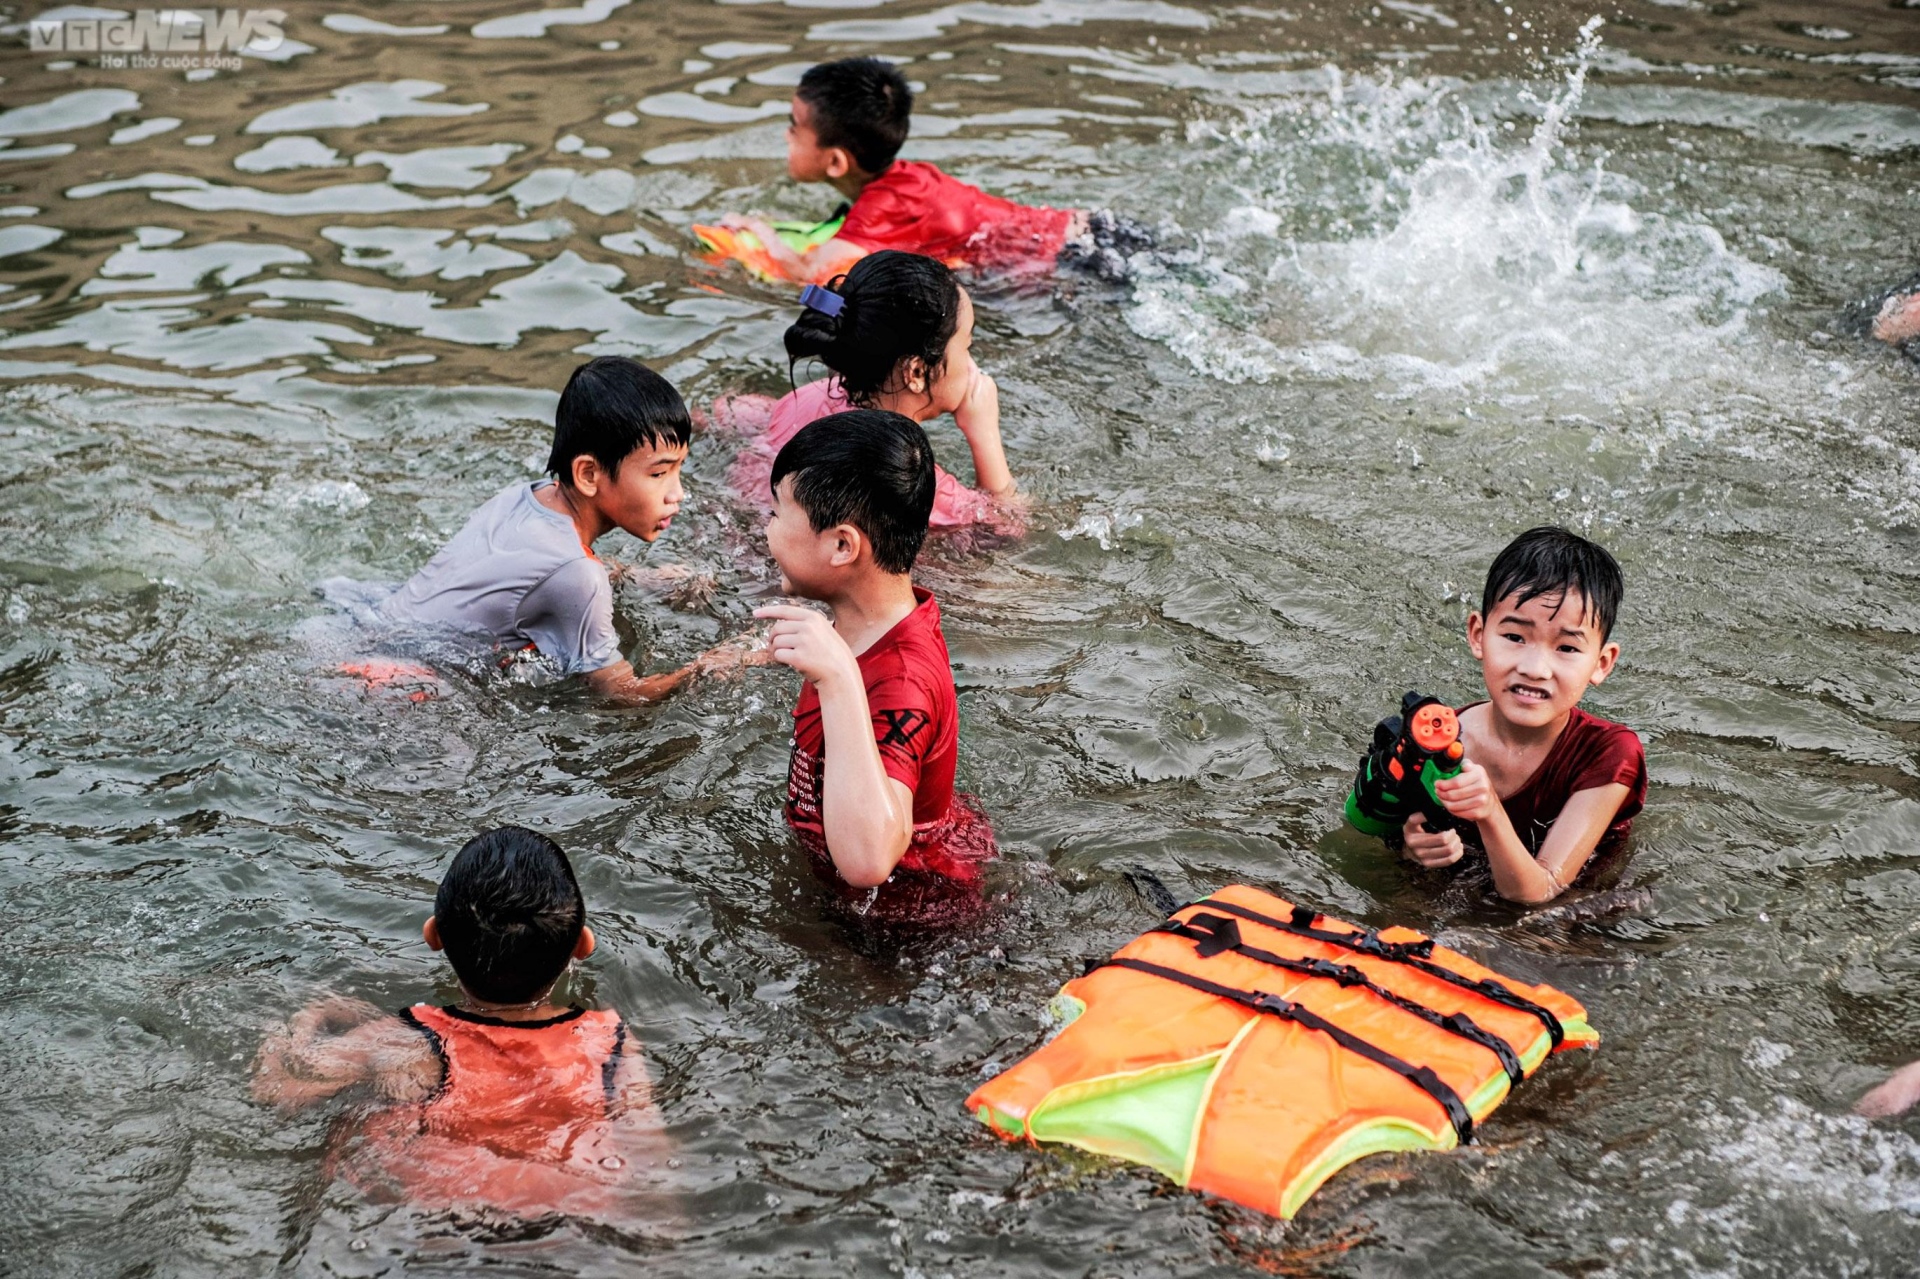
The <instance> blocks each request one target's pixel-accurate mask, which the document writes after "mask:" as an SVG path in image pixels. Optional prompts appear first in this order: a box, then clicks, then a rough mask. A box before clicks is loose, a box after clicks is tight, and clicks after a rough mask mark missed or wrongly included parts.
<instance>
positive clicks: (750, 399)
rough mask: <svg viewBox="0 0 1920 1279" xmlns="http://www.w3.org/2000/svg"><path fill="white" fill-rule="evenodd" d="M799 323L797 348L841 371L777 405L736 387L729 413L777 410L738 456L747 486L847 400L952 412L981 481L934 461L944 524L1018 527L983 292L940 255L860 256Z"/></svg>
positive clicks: (747, 489) (724, 408)
mask: <svg viewBox="0 0 1920 1279" xmlns="http://www.w3.org/2000/svg"><path fill="white" fill-rule="evenodd" d="M803 297H805V298H806V299H807V300H808V301H807V304H806V305H805V306H804V307H803V308H802V310H801V312H800V315H799V318H797V319H796V320H795V321H794V322H793V325H792V326H791V327H790V328H788V330H787V335H786V346H787V355H788V356H789V357H790V358H791V359H792V360H794V361H796V362H797V361H800V360H804V359H817V360H819V361H820V363H822V364H824V365H826V367H827V370H828V372H829V374H830V376H828V377H825V378H821V379H820V380H818V381H815V382H809V383H808V384H807V385H805V386H803V387H800V388H799V389H797V390H795V391H792V392H790V393H789V394H787V395H785V396H782V397H781V398H780V399H779V400H777V401H774V402H773V403H772V404H771V405H769V404H767V403H766V401H764V399H762V398H761V397H758V396H734V397H731V398H730V399H728V400H726V401H723V402H722V403H721V404H719V405H717V406H716V413H717V416H720V417H724V418H726V419H728V420H729V421H731V422H733V423H735V424H739V425H745V424H748V423H751V422H756V421H758V420H759V419H760V418H761V417H762V416H763V415H764V418H765V427H764V434H763V435H762V437H761V438H760V439H759V440H757V441H755V442H754V443H753V444H751V445H750V446H749V447H748V449H747V450H746V451H745V452H744V453H743V454H742V455H741V457H740V459H739V461H738V462H736V463H735V466H734V470H733V475H732V477H731V478H732V482H733V484H734V487H735V488H736V489H737V490H739V491H740V492H742V493H751V494H755V495H758V494H761V493H764V492H766V491H767V484H768V476H769V472H770V469H771V467H772V464H773V457H774V455H775V454H776V453H778V452H779V451H780V450H781V449H782V448H784V447H785V446H786V443H787V441H789V440H791V439H792V438H793V437H794V436H795V435H796V434H798V433H799V431H800V429H801V428H802V427H804V426H806V425H807V424H808V423H809V422H813V421H815V420H817V419H819V418H823V417H826V416H828V415H829V414H832V413H838V412H841V411H843V410H845V409H849V408H854V407H859V408H872V409H884V410H887V411H889V412H894V413H899V414H901V415H903V416H905V417H909V418H912V419H913V420H914V421H915V422H921V423H925V422H929V421H932V420H933V419H934V418H937V417H940V416H942V415H943V414H947V413H951V414H952V415H953V420H954V424H955V425H957V426H958V427H959V428H960V434H961V435H962V436H964V437H965V438H966V441H967V446H968V447H969V448H970V449H971V450H972V452H973V472H974V475H975V477H976V478H977V480H978V482H979V487H978V488H969V487H967V486H966V485H965V484H962V483H961V482H960V481H959V480H957V479H955V478H954V477H953V476H952V475H950V474H948V473H947V472H946V471H944V470H942V469H940V468H939V467H937V466H936V467H935V468H934V499H933V514H932V516H931V518H930V523H931V525H932V527H934V528H954V527H958V526H961V525H966V524H979V523H987V524H992V525H995V526H996V527H998V528H1000V529H1001V530H1002V531H1009V532H1010V531H1014V530H1015V529H1016V528H1017V525H1018V518H1017V517H1018V509H1017V507H1016V506H1015V505H1012V504H1013V503H1014V502H1015V501H1016V498H1017V492H1016V489H1015V485H1014V480H1013V473H1012V472H1011V471H1010V470H1009V469H1008V467H1007V454H1006V450H1005V448H1004V447H1002V445H1001V440H1000V388H999V387H998V386H997V385H996V384H995V383H994V380H993V379H992V378H991V377H989V376H988V375H987V374H986V373H985V372H984V371H983V370H982V369H981V368H980V366H979V365H977V364H975V363H974V361H973V352H972V345H973V300H972V299H971V298H970V297H969V296H968V295H967V291H966V290H965V289H963V288H961V287H960V283H959V281H958V280H956V279H955V278H954V276H953V272H951V271H949V270H948V269H947V268H946V267H944V266H942V265H941V264H940V263H938V262H935V261H934V260H933V259H932V258H928V257H922V256H920V255H918V254H914V253H897V252H893V251H890V250H885V251H882V252H879V253H875V254H873V255H871V256H869V257H865V258H862V259H861V260H860V261H858V262H856V263H855V264H854V266H853V269H852V270H851V271H849V272H847V274H846V276H845V277H844V278H842V279H840V280H836V281H835V282H834V284H833V287H832V289H831V290H828V289H821V288H817V287H810V288H809V289H807V290H806V292H805V293H804V294H803Z"/></svg>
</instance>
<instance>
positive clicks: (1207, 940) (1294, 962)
mask: <svg viewBox="0 0 1920 1279" xmlns="http://www.w3.org/2000/svg"><path fill="white" fill-rule="evenodd" d="M1154 931H1155V932H1162V933H1172V934H1173V935H1174V936H1176V937H1184V938H1186V939H1188V940H1189V941H1193V942H1197V943H1199V946H1198V951H1199V955H1200V958H1202V959H1211V958H1212V957H1213V956H1215V955H1218V954H1222V953H1224V952H1227V951H1231V952H1233V953H1234V954H1236V955H1244V956H1246V957H1247V958H1248V959H1251V960H1254V961H1256V962H1258V963H1262V964H1265V965H1267V966H1268V967H1270V968H1280V969H1284V970H1286V971H1287V972H1290V973H1299V974H1301V975H1302V976H1306V977H1321V978H1325V979H1326V980H1328V981H1335V982H1338V983H1340V984H1341V985H1342V986H1349V987H1351V986H1358V987H1359V988H1360V989H1362V990H1366V991H1369V992H1371V993H1372V994H1374V995H1376V996H1378V997H1379V998H1381V999H1384V1000H1386V1001H1387V1002H1388V1003H1390V1004H1392V1005H1393V1006H1394V1007H1395V1008H1399V1009H1402V1010H1404V1011H1406V1012H1410V1013H1412V1014H1413V1015H1414V1016H1415V1017H1418V1018H1419V1019H1420V1020H1421V1021H1424V1022H1426V1023H1427V1024H1428V1025H1429V1026H1435V1027H1438V1028H1439V1029H1441V1030H1444V1031H1446V1032H1448V1033H1449V1034H1452V1035H1457V1036H1459V1037H1460V1038H1461V1039H1464V1040H1467V1041H1468V1042H1469V1043H1475V1044H1478V1045H1480V1046H1481V1047H1482V1048H1484V1049H1486V1050H1487V1051H1488V1052H1490V1053H1492V1054H1493V1055H1494V1056H1495V1057H1496V1058H1498V1059H1499V1062H1500V1069H1502V1070H1504V1071H1506V1072H1507V1079H1508V1080H1509V1081H1510V1082H1512V1083H1515V1084H1518V1083H1519V1082H1520V1081H1521V1080H1522V1079H1525V1078H1526V1077H1527V1072H1526V1070H1525V1069H1524V1068H1523V1067H1522V1066H1521V1065H1520V1059H1519V1058H1518V1057H1516V1056H1515V1055H1514V1052H1513V1045H1511V1044H1509V1043H1508V1042H1507V1041H1506V1040H1504V1039H1502V1038H1500V1036H1498V1035H1496V1034H1494V1033H1493V1032H1492V1031H1489V1030H1487V1029H1485V1028H1484V1027H1482V1026H1481V1025H1480V1024H1479V1023H1478V1022H1476V1021H1474V1020H1473V1018H1471V1017H1469V1016H1467V1015H1466V1014H1465V1013H1442V1012H1440V1011H1438V1010H1437V1009H1433V1008H1429V1007H1427V1006H1426V1005H1425V1004H1423V1003H1420V1002H1419V1001H1418V1000H1413V999H1408V998H1407V997H1406V996H1405V995H1402V994H1400V993H1398V992H1396V991H1391V990H1388V989H1387V988H1386V987H1384V986H1380V985H1377V984H1375V982H1374V981H1373V979H1372V978H1370V977H1368V976H1367V975H1366V974H1365V973H1364V972H1361V971H1360V970H1359V969H1358V968H1355V967H1354V966H1353V965H1352V964H1336V963H1334V962H1333V961H1332V960H1330V959H1290V958H1288V957H1287V956H1285V955H1276V954H1274V953H1273V952H1272V951H1270V950H1262V949H1260V948H1259V947H1258V946H1249V945H1247V944H1246V942H1245V941H1244V940H1242V938H1241V936H1240V925H1239V924H1237V923H1235V922H1234V921H1233V920H1231V919H1229V918H1227V917H1226V916H1225V915H1208V914H1205V913H1204V912H1203V913H1200V914H1197V915H1194V916H1193V917H1192V918H1191V919H1186V920H1179V919H1170V920H1168V921H1167V922H1166V923H1164V924H1162V925H1160V927H1159V928H1157V929H1155V930H1154Z"/></svg>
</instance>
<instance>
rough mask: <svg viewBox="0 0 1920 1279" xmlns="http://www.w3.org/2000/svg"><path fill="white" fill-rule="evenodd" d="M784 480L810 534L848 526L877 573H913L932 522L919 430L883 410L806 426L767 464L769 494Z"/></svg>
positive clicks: (929, 455)
mask: <svg viewBox="0 0 1920 1279" xmlns="http://www.w3.org/2000/svg"><path fill="white" fill-rule="evenodd" d="M789 475H791V476H793V500H794V501H796V502H798V503H799V504H800V509H801V510H803V511H805V512H806V513H807V523H809V524H811V525H812V526H813V531H814V532H816V533H823V532H825V531H826V530H828V529H830V528H832V527H833V526H834V525H836V524H851V525H853V526H854V527H855V528H857V529H859V530H860V531H861V533H863V534H865V535H866V539H867V541H868V542H869V543H870V544H872V546H873V562H874V564H875V565H876V566H878V567H879V569H880V571H881V572H883V573H906V572H909V571H911V570H912V568H913V561H914V557H915V556H917V555H919V554H920V543H921V542H923V541H925V540H926V536H927V520H928V518H929V517H930V516H932V514H933V445H932V444H930V443H928V442H927V433H926V432H925V431H923V430H921V429H920V424H919V423H918V422H916V421H914V420H913V419H912V418H910V417H902V416H901V415H900V414H898V413H889V412H887V411H886V410H884V409H849V410H847V411H846V412H845V413H835V414H832V415H831V416H828V417H823V418H820V419H818V420H816V421H813V422H809V423H807V425H805V426H803V427H801V428H800V431H799V433H798V434H797V435H795V436H794V437H793V438H792V439H790V440H788V441H787V443H786V446H785V447H784V448H782V449H781V450H780V453H779V456H777V457H775V458H774V459H773V487H774V488H775V489H776V490H778V489H779V487H780V481H781V480H783V479H785V478H786V477H787V476H789Z"/></svg>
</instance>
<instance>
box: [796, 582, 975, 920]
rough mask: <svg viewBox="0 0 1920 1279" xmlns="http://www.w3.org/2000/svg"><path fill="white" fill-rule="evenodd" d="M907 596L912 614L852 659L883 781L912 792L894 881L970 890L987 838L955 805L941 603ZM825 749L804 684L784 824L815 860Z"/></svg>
mask: <svg viewBox="0 0 1920 1279" xmlns="http://www.w3.org/2000/svg"><path fill="white" fill-rule="evenodd" d="M913 598H914V600H915V605H914V609H913V611H912V612H911V613H909V614H907V615H906V616H905V617H903V618H901V619H900V621H899V622H897V623H895V624H894V626H893V629H891V630H889V631H888V632H887V633H886V634H885V635H882V636H881V637H880V638H879V639H878V640H876V641H874V643H873V645H872V647H870V648H868V649H867V651H866V652H864V653H862V654H860V656H859V658H858V661H859V664H860V677H861V681H862V682H863V683H864V684H865V685H866V688H867V709H868V710H869V711H870V712H871V713H872V715H873V740H874V742H875V744H876V745H878V746H879V748H880V764H881V767H883V768H884V769H886V773H887V776H888V777H891V778H893V779H894V780H896V781H898V782H900V783H901V784H902V785H904V786H906V787H908V788H910V789H911V790H912V791H913V836H912V839H911V841H910V842H909V843H908V845H907V852H906V855H905V856H904V857H902V858H901V859H900V864H899V867H898V868H897V870H896V872H895V873H896V875H897V874H898V872H899V871H907V872H918V873H924V874H931V875H936V876H940V877H943V878H945V879H949V880H955V881H960V882H964V883H974V882H977V881H978V880H979V878H980V875H981V868H982V866H983V865H984V864H985V863H986V862H987V861H989V860H991V859H992V857H993V855H994V847H993V841H992V836H991V833H990V832H989V833H988V834H987V837H986V839H985V840H984V841H982V840H981V839H980V838H978V832H977V831H974V830H973V829H972V828H973V827H974V826H975V825H976V823H977V815H978V810H977V809H974V808H973V807H972V806H971V805H969V804H966V803H956V802H955V796H954V791H953V773H954V765H955V763H956V762H957V760H958V758H959V747H960V704H959V701H958V700H957V699H956V698H955V696H954V691H953V665H952V662H951V660H950V659H949V658H948V656H947V641H946V637H945V636H944V635H942V634H941V633H940V605H939V603H938V601H936V600H935V599H934V598H933V593H932V592H931V591H928V590H924V589H922V588H921V587H918V586H916V587H914V588H913ZM826 750H827V738H826V731H825V729H824V728H823V727H822V725H821V723H820V691H819V690H818V689H817V688H815V687H814V685H813V681H812V680H808V681H807V682H806V684H805V685H804V686H802V688H801V690H800V704H799V705H797V706H795V707H794V708H793V756H792V759H791V761H790V762H789V764H788V768H787V824H788V825H789V826H791V827H792V828H793V830H794V833H795V834H796V835H798V836H799V837H800V841H801V843H802V844H804V845H805V846H806V848H807V849H808V851H809V852H811V853H813V854H815V855H816V856H818V857H826V856H827V855H828V854H827V842H826V830H825V826H824V823H823V819H822V816H821V796H822V794H823V791H824V787H825V783H826ZM977 824H979V825H984V823H983V822H978V823H977Z"/></svg>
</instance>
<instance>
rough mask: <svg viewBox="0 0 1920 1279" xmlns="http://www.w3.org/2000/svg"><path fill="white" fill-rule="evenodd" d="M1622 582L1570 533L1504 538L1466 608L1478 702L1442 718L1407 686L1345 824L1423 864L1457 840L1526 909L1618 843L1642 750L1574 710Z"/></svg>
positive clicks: (1636, 794)
mask: <svg viewBox="0 0 1920 1279" xmlns="http://www.w3.org/2000/svg"><path fill="white" fill-rule="evenodd" d="M1621 592H1622V582H1621V576H1620V566H1619V564H1617V563H1616V562H1615V561H1614V558H1613V556H1612V555H1610V554H1608V553H1607V551H1606V550H1605V549H1604V548H1602V547H1600V546H1597V545H1595V544H1594V543H1592V542H1590V541H1588V540H1587V539H1585V538H1583V537H1580V536H1578V535H1577V534H1574V533H1571V532H1568V531H1567V530H1566V529H1563V528H1553V527H1542V528H1535V529H1530V530H1528V531H1527V532H1525V533H1522V534H1521V535H1520V536H1519V537H1518V538H1516V539H1514V541H1513V543H1512V544H1511V545H1509V546H1508V547H1507V548H1506V549H1505V550H1504V551H1502V552H1500V555H1499V557H1498V558H1496V559H1495V560H1494V562H1493V567H1492V568H1491V569H1489V570H1488V571H1487V580H1486V585H1485V587H1484V589H1483V590H1482V592H1481V597H1480V608H1479V609H1478V610H1477V611H1475V612H1473V613H1470V614H1469V615H1468V616H1467V646H1468V647H1469V648H1470V649H1471V650H1472V651H1473V655H1474V656H1475V657H1477V658H1479V659H1480V668H1481V670H1482V672H1483V673H1484V674H1485V677H1486V683H1487V700H1485V701H1483V702H1474V703H1472V704H1471V705H1469V706H1466V707H1463V708H1462V709H1460V710H1459V711H1458V712H1457V714H1456V713H1455V712H1454V711H1453V710H1452V708H1450V707H1447V706H1445V705H1443V704H1441V703H1439V702H1438V700H1437V699H1433V698H1421V697H1419V696H1418V695H1414V694H1410V695H1409V697H1408V700H1407V703H1406V704H1405V706H1404V707H1403V712H1404V714H1403V718H1402V719H1400V720H1389V721H1386V722H1385V723H1383V724H1382V725H1381V728H1380V729H1379V730H1377V731H1376V734H1375V742H1374V749H1373V751H1371V752H1370V753H1369V754H1368V756H1367V757H1366V758H1365V759H1364V760H1363V761H1362V763H1361V775H1360V778H1359V780H1358V782H1356V784H1355V788H1354V792H1353V795H1352V797H1351V798H1350V799H1349V801H1348V815H1349V818H1350V819H1351V820H1353V823H1354V825H1355V826H1356V827H1358V828H1359V829H1361V830H1363V831H1366V832H1368V833H1372V834H1389V835H1390V834H1391V833H1392V830H1393V824H1394V823H1396V822H1397V823H1398V824H1399V834H1400V836H1401V838H1402V839H1403V840H1404V851H1405V855H1406V856H1407V857H1408V858H1409V859H1411V860H1413V861H1415V862H1417V863H1419V864H1420V865H1422V866H1427V867H1439V866H1449V865H1452V864H1453V863H1454V862H1457V861H1459V860H1460V858H1461V856H1462V855H1463V854H1464V853H1465V851H1466V843H1467V841H1469V840H1471V841H1472V842H1474V843H1476V844H1477V845H1478V846H1479V847H1480V848H1481V849H1483V850H1484V851H1485V853H1486V856H1487V862H1488V864H1489V865H1490V866H1491V868H1492V870H1493V884H1494V889H1495V891H1497V892H1498V893H1499V894H1500V895H1501V896H1502V897H1505V898H1507V899H1508V900H1510V901H1517V902H1525V903H1528V904H1539V903H1541V902H1547V901H1551V900H1552V899H1553V898H1555V897H1558V896H1559V895H1560V894H1561V893H1563V892H1565V891H1566V890H1567V887H1568V886H1569V885H1570V884H1572V883H1573V882H1574V880H1575V879H1576V878H1578V877H1579V874H1580V872H1581V870H1582V869H1583V868H1584V867H1585V866H1586V865H1587V863H1588V861H1589V860H1591V859H1592V857H1593V855H1594V853H1595V852H1596V851H1598V850H1601V849H1611V848H1613V847H1617V846H1618V845H1619V844H1620V843H1622V842H1623V841H1625V839H1626V837H1627V835H1628V832H1629V831H1630V830H1631V829H1632V826H1633V818H1634V815H1635V814H1636V813H1638V812H1639V811H1640V809H1641V806H1642V805H1643V804H1644V803H1645V801H1646V795H1647V764H1646V752H1645V749H1644V748H1643V747H1642V746H1641V744H1640V738H1639V737H1638V736H1637V735H1636V734H1635V733H1634V731H1633V730H1632V729H1630V728H1628V727H1626V726H1625V725H1622V724H1614V723H1611V722H1609V721H1607V720H1604V719H1601V718H1599V717H1598V716H1596V715H1590V714H1588V713H1587V712H1586V711H1583V710H1581V709H1580V706H1579V703H1580V699H1581V697H1582V696H1583V695H1585V693H1586V691H1587V689H1588V688H1589V687H1591V686H1592V685H1595V684H1598V683H1600V682H1601V681H1603V680H1605V679H1606V678H1607V676H1608V675H1609V674H1611V673H1612V671H1613V667H1614V663H1615V662H1616V661H1618V660H1619V657H1620V646H1619V645H1618V644H1616V643H1614V642H1613V641H1612V639H1611V638H1610V637H1611V634H1612V631H1613V624H1614V619H1615V617H1616V616H1617V614H1618V612H1619V607H1620V596H1621ZM1430 818H1431V820H1430ZM1463 836H1464V838H1463Z"/></svg>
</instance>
